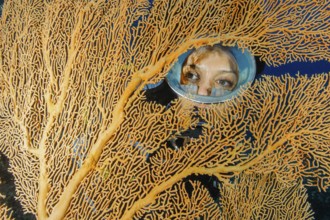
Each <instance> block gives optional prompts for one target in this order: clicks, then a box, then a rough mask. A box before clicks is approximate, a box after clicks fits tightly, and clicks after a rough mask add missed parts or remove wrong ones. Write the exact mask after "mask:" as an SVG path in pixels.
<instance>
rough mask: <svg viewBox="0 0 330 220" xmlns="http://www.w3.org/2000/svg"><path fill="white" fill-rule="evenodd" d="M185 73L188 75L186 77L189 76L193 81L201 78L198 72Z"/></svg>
mask: <svg viewBox="0 0 330 220" xmlns="http://www.w3.org/2000/svg"><path fill="white" fill-rule="evenodd" d="M185 75H186V78H188V79H189V80H191V81H197V80H199V75H198V74H197V73H192V72H188V73H186V74H185Z"/></svg>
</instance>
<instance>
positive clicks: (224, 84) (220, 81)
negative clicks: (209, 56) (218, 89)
mask: <svg viewBox="0 0 330 220" xmlns="http://www.w3.org/2000/svg"><path fill="white" fill-rule="evenodd" d="M216 83H217V84H218V85H221V86H224V87H231V86H232V85H233V83H232V82H230V81H228V80H217V81H216Z"/></svg>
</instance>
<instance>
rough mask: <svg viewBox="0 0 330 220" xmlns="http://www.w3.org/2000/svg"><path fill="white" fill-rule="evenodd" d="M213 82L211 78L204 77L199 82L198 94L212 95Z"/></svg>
mask: <svg viewBox="0 0 330 220" xmlns="http://www.w3.org/2000/svg"><path fill="white" fill-rule="evenodd" d="M211 92H212V82H211V81H210V80H209V79H203V80H201V81H200V82H199V84H198V91H197V94H198V95H211Z"/></svg>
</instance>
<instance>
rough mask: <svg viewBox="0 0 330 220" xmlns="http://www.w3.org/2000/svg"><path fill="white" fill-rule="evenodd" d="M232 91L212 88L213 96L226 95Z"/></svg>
mask: <svg viewBox="0 0 330 220" xmlns="http://www.w3.org/2000/svg"><path fill="white" fill-rule="evenodd" d="M230 92H231V91H229V90H224V89H216V88H212V92H211V96H224V95H228V94H229V93H230Z"/></svg>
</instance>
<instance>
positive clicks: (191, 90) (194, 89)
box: [181, 85, 198, 95]
mask: <svg viewBox="0 0 330 220" xmlns="http://www.w3.org/2000/svg"><path fill="white" fill-rule="evenodd" d="M181 88H182V89H183V90H184V91H185V92H187V93H190V94H194V95H196V94H197V90H198V87H197V86H195V85H181Z"/></svg>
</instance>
